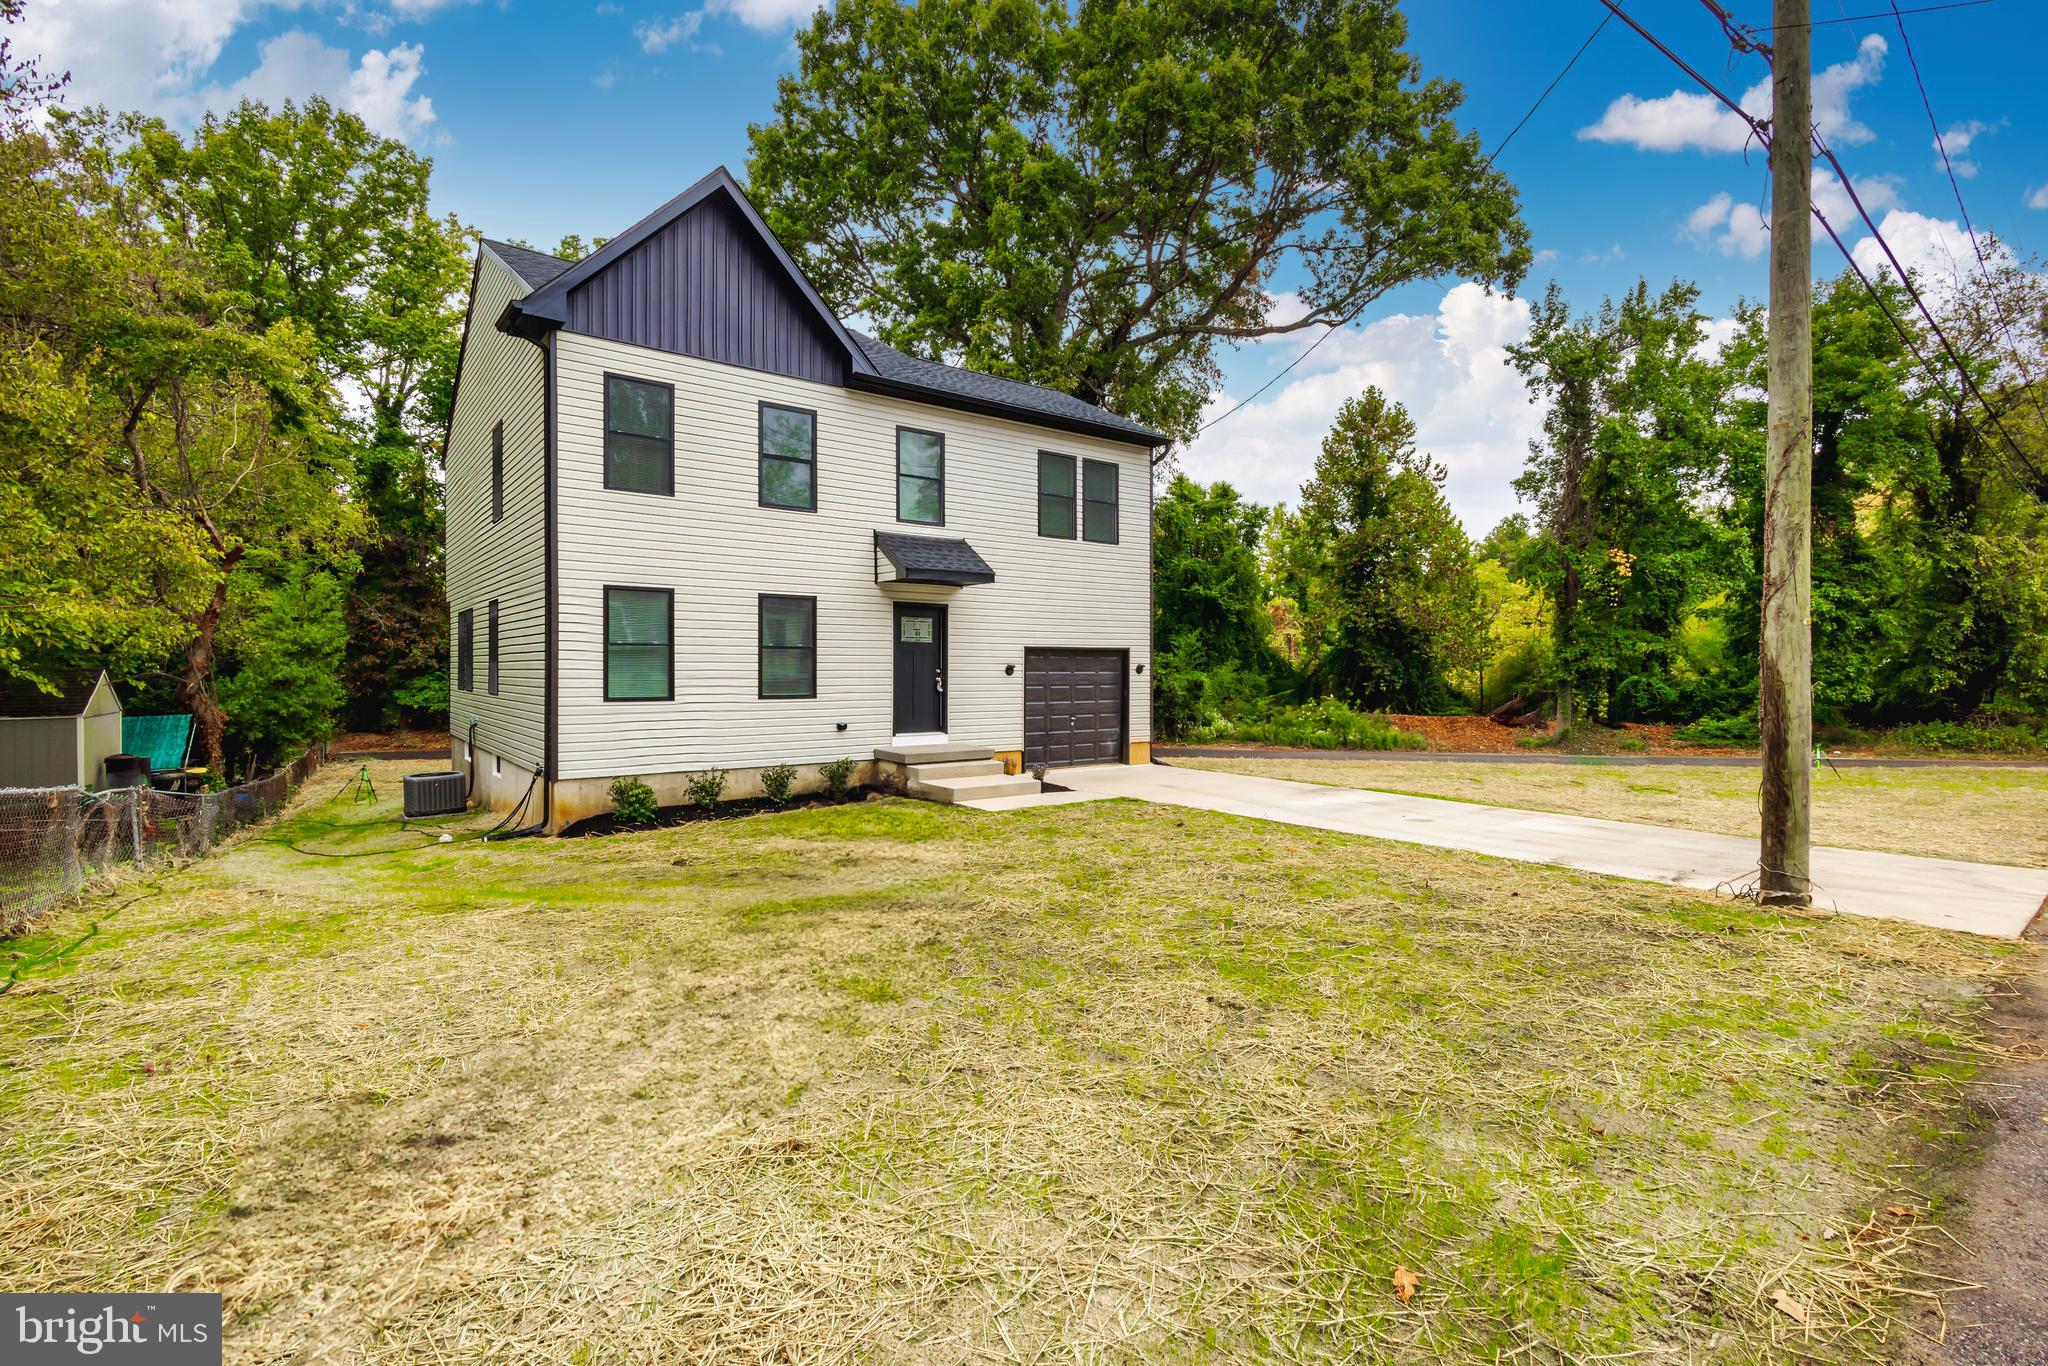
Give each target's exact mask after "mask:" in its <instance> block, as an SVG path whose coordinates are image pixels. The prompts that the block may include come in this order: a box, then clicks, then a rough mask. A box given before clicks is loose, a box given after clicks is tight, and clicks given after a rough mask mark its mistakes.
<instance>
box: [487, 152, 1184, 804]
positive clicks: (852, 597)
mask: <svg viewBox="0 0 2048 1366" xmlns="http://www.w3.org/2000/svg"><path fill="white" fill-rule="evenodd" d="M1165 443H1166V438H1165V437H1163V436H1160V435H1159V434H1158V433H1156V432H1152V431H1148V430H1147V429H1146V428H1144V427H1142V426H1140V425H1138V424H1137V423H1135V422H1132V421H1130V420H1129V419H1127V418H1123V417H1119V416H1118V415H1116V414H1115V413H1111V412H1109V411H1107V410H1105V409H1102V408H1099V407H1095V406H1093V405H1091V404H1088V403H1084V402H1082V401H1080V400H1078V399H1075V398H1073V397H1070V396H1068V395H1065V394H1061V393H1057V392H1054V391H1052V390H1048V389H1041V388H1038V387H1035V386H1033V385H1028V384H1020V383H1017V382H1015V381H1011V380H1005V379H998V378H994V377H992V376H988V375H983V374H979V373H976V372H974V371H969V370H963V369H958V368H955V367H952V366H946V365H940V364H935V363H933V362H930V361H924V360H919V359H916V358H914V357H911V356H907V355H905V354H903V353H902V352H899V351H896V350H894V349H892V348H890V347H887V346H884V345H882V344H881V343H879V342H877V341H874V340H872V339H870V338H868V337H865V336H862V335H861V334H859V333H857V332H854V331H852V330H850V329H848V328H847V327H846V326H845V325H844V324H843V323H842V322H841V321H840V320H839V319H838V318H837V317H835V316H834V315H833V313H832V311H831V310H830V309H829V308H828V307H827V306H826V305H825V303H824V301H823V300H822V299H821V298H820V297H819V296H818V293H817V291H816V290H815V289H813V288H812V287H811V285H810V283H809V282H808V281H807V280H806V279H805V278H804V275H803V272H802V271H801V270H800V269H798V267H797V265H796V263H795V262H794V261H793V260H792V259H791V258H790V256H789V254H788V253H787V252H785V251H784V250H783V249H782V246H781V245H780V244H779V243H778V242H777V241H776V240H775V238H774V236H773V234H771V233H770V232H769V231H768V228H767V225H766V224H765V223H763V222H762V220H761V218H760V215H759V214H758V213H756V212H755V210H754V208H753V206H752V205H750V204H749V203H748V202H747V199H746V196H745V194H744V193H743V192H742V191H741V189H740V187H739V185H738V184H737V183H736V182H735V181H734V180H733V178H732V177H731V176H730V175H728V174H727V173H726V172H725V171H724V170H723V169H720V170H718V171H714V172H713V173H712V174H711V175H709V176H706V177H705V178H704V179H703V180H701V181H699V182H698V183H697V184H695V185H693V186H691V187H690V188H689V189H688V190H686V191H684V192H683V193H682V194H680V195H678V196H677V197H676V198H674V199H672V200H670V201H669V202H668V203H667V204H664V205H663V206H662V207H661V208H659V209H657V210H656V211H655V212H654V213H652V214H650V215H648V216H647V217H646V218H644V219H642V220H641V221H640V222H638V223H636V224H634V225H633V226H632V227H631V228H629V229H627V230H626V231H625V232H624V233H622V234H620V235H619V236H618V237H616V238H613V239H612V240H611V241H610V242H608V243H607V244H606V245H605V246H604V247H603V248H601V249H600V250H598V251H596V252H594V253H592V254H591V255H590V256H588V257H586V258H584V259H583V260H582V261H580V262H570V261H564V260H560V259H557V258H555V257H552V256H545V255H541V254H539V253H537V252H533V251H528V250H524V249H521V248H518V247H513V246H509V245H506V244H503V243H498V242H491V241H486V242H484V243H483V245H482V247H481V248H480V249H479V251H478V253H477V262H476V273H475V279H474V282H473V283H472V285H471V289H470V301H469V316H468V323H467V327H466V330H465V333H464V337H463V349H462V359H461V363H460V367H459V371H458V378H457V388H456V396H455V400H454V405H453V411H452V415H451V419H450V425H449V434H448V445H447V480H448V487H447V587H448V604H449V609H450V614H451V622H450V639H451V653H452V659H451V664H450V669H449V680H450V684H451V687H450V715H449V722H450V729H451V731H452V732H453V734H454V737H455V747H454V753H455V760H456V763H457V766H458V767H460V768H462V769H464V770H465V771H466V772H468V773H470V775H471V779H472V788H473V791H474V794H475V796H476V798H477V799H478V800H479V801H481V802H483V803H485V804H488V805H491V806H494V807H497V808H500V809H506V810H509V809H511V808H512V807H514V806H516V805H519V804H520V803H522V802H524V803H526V807H527V810H528V811H529V812H531V813H532V814H533V816H534V819H535V820H536V821H537V822H538V823H540V824H542V825H544V826H546V827H547V828H549V829H553V830H559V829H561V828H563V827H564V826H565V825H567V824H569V823H571V822H573V821H575V820H578V819H581V818H583V817H585V816H589V815H592V814H595V813H598V812H602V811H605V810H608V809H609V808H610V805H611V802H610V797H609V795H608V787H609V785H610V782H611V780H612V779H613V778H615V777H618V776H620V775H632V776H636V777H639V778H641V779H642V780H643V781H645V782H647V783H649V784H650V785H651V786H653V787H654V789H655V791H656V793H657V795H658V797H659V799H660V800H661V801H662V802H663V803H664V804H669V803H675V802H680V801H681V800H683V788H684V783H685V782H686V780H687V778H688V777H689V776H690V775H692V774H694V773H698V772H701V771H703V770H706V769H712V768H717V769H723V770H725V771H726V773H727V775H728V787H727V789H726V791H727V795H728V796H729V797H735V796H746V795H752V794H753V793H757V792H758V791H759V790H760V788H759V784H758V775H759V773H760V771H761V770H762V769H764V768H766V767H769V766H771V765H776V764H784V763H787V764H792V765H795V766H796V767H797V768H798V771H799V778H798V787H799V790H802V789H804V788H807V787H812V786H815V785H816V783H817V781H818V779H817V766H818V765H819V764H822V763H825V762H828V761H831V760H835V759H840V758H851V759H854V760H856V761H860V762H861V763H863V764H864V765H865V764H867V763H871V762H873V760H874V758H875V756H876V754H877V752H878V751H884V752H893V751H901V750H911V751H919V750H924V751H925V752H930V750H929V747H933V746H950V747H952V748H953V749H955V750H958V749H960V748H961V747H979V748H982V749H985V750H987V751H989V752H990V753H992V754H993V755H994V756H995V757H996V758H997V759H999V760H1000V761H1002V763H1003V764H1004V766H1005V768H1006V770H1007V771H1008V772H1011V773H1016V772H1018V771H1019V770H1020V769H1022V768H1025V767H1028V766H1032V765H1036V764H1039V763H1045V764H1047V765H1050V766H1058V765H1066V764H1083V763H1105V762H1144V761H1145V760H1146V759H1147V757H1148V754H1149V750H1150V745H1149V740H1150V737H1151V730H1150V723H1151V705H1150V704H1151V687H1150V684H1151V675H1150V665H1151V649H1150V622H1151V561H1152V545H1151V532H1152V515H1151V501H1152V497H1151V495H1152V479H1151V467H1152V459H1153V456H1154V453H1155V451H1156V450H1157V448H1159V447H1162V446H1163V445H1164V444H1165Z"/></svg>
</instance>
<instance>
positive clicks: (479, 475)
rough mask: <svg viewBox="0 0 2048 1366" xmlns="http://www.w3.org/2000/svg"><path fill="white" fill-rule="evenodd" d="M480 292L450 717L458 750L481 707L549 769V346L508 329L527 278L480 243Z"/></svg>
mask: <svg viewBox="0 0 2048 1366" xmlns="http://www.w3.org/2000/svg"><path fill="white" fill-rule="evenodd" d="M479 250H480V251H481V252H482V257H481V260H480V263H479V266H478V270H477V280H476V294H475V297H474V298H472V299H471V300H470V307H469V320H468V323H467V327H468V332H467V336H466V339H465V341H464V344H463V352H462V373H461V376H460V378H459V380H458V382H457V389H456V395H455V412H454V415H453V420H452V421H451V422H450V423H449V430H448V453H447V471H448V495H447V514H446V516H447V532H446V535H447V556H448V568H447V584H448V689H449V692H448V728H449V729H450V730H451V731H452V732H454V734H455V737H456V741H457V745H456V753H455V757H456V759H457V760H458V761H463V760H464V755H463V753H462V747H461V746H462V741H463V740H465V739H466V738H467V736H468V734H469V726H470V721H471V719H472V718H474V720H475V721H476V723H477V731H476V742H477V748H479V749H481V750H485V751H487V752H489V753H491V754H494V755H501V756H503V757H504V759H505V760H506V762H507V763H516V764H518V765H520V766H521V767H522V768H527V769H538V768H539V767H540V766H541V764H542V763H543V762H544V761H545V749H546V740H545V727H546V685H547V657H546V640H547V635H546V628H547V512H546V488H545V486H544V479H545V468H546V458H545V451H546V441H547V432H546V427H545V423H546V417H545V399H546V389H545V386H546V383H547V379H546V373H545V367H544V357H543V355H542V353H541V350H540V348H539V347H537V346H535V345H534V344H533V343H532V342H528V341H522V340H520V339H519V338H517V337H508V336H506V335H505V334H504V333H502V332H500V331H499V330H498V329H497V325H496V324H497V321H498V315H499V314H500V313H502V312H503V311H504V308H505V305H506V303H508V302H509V301H510V300H512V299H514V298H517V297H518V296H519V295H521V294H523V293H525V292H526V291H525V287H524V285H523V284H522V283H521V282H520V280H519V279H518V277H517V276H515V275H514V274H513V273H512V272H511V270H510V269H509V268H508V267H507V266H506V265H505V264H504V263H503V262H502V261H500V260H499V259H498V258H497V257H495V256H493V255H492V254H491V252H490V249H489V248H488V247H484V248H479ZM499 422H503V423H504V424H505V515H504V517H503V519H502V520H500V521H497V522H493V521H492V520H491V430H492V428H493V427H494V426H495V425H496V424H497V423H499ZM493 598H496V599H497V600H498V693H497V695H496V696H495V697H494V696H492V695H491V694H490V692H489V683H490V656H489V642H490V601H491V599H493ZM465 608H468V609H470V610H471V611H473V612H474V613H475V621H476V635H475V648H474V654H473V659H474V661H475V678H474V682H475V687H474V688H473V689H472V690H471V691H469V692H463V691H461V690H460V689H458V688H457V687H456V683H457V680H458V678H459V670H458V668H457V664H456V659H455V649H456V630H455V623H456V618H457V614H458V613H460V612H461V611H462V610H463V609H465Z"/></svg>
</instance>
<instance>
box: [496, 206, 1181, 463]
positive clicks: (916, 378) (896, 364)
mask: <svg viewBox="0 0 2048 1366" xmlns="http://www.w3.org/2000/svg"><path fill="white" fill-rule="evenodd" d="M484 245H485V246H487V247H489V248H490V249H491V250H492V251H493V252H494V253H496V254H497V256H498V258H499V259H500V260H502V261H504V263H505V264H506V265H508V266H510V267H512V270H513V273H515V274H516V275H518V276H519V278H520V279H521V280H523V281H525V282H526V287H527V289H528V290H529V291H531V290H536V289H539V288H541V287H542V286H543V285H546V284H548V283H549V282H551V281H553V280H554V279H556V278H557V277H558V276H560V275H562V274H563V273H564V272H566V271H567V270H569V269H570V268H571V267H572V266H574V265H575V264H576V263H575V262H574V261H564V260H563V259H562V258H561V257H559V256H549V255H548V254H547V253H545V252H539V251H532V250H529V249H528V248H526V247H515V246H513V245H512V244H511V243H510V242H498V241H493V240H492V239H490V238H485V239H484ZM846 331H847V335H848V336H850V337H852V338H853V343H854V345H856V346H858V347H859V348H860V349H861V351H862V353H863V354H865V355H866V357H867V360H868V364H870V365H872V366H873V367H874V368H875V373H876V374H877V375H879V376H880V377H881V378H882V379H883V380H885V381H887V382H888V383H890V384H892V385H896V386H899V387H901V388H904V389H914V390H917V391H919V392H921V393H923V394H926V395H929V396H930V397H931V398H933V399H934V400H936V401H938V402H940V403H945V402H946V400H948V399H952V400H955V401H956V403H955V405H954V406H959V404H960V403H968V404H979V405H983V406H994V407H997V408H1005V409H1009V410H1010V411H1012V412H1014V413H1015V414H1016V415H1017V416H1018V418H1019V419H1020V420H1022V421H1027V422H1028V421H1029V420H1030V419H1031V417H1032V416H1034V415H1036V416H1040V417H1047V418H1052V419H1056V420H1058V421H1060V422H1065V423H1076V422H1078V423H1083V424H1086V425H1087V426H1090V427H1095V428H1107V429H1109V430H1111V431H1115V432H1121V433H1124V434H1126V435H1128V436H1131V437H1134V438H1136V439H1137V440H1138V441H1140V442H1143V443H1144V444H1147V445H1164V444H1165V443H1166V440H1167V438H1166V437H1164V436H1161V435H1160V434H1159V433H1157V432H1155V431H1153V430H1151V429H1150V428H1149V427H1146V426H1144V425H1142V424H1140V423H1137V422H1133V421H1131V419H1129V418H1127V417H1123V416H1121V415H1120V414H1117V413H1112V412H1110V411H1109V410H1108V409H1107V408H1099V407H1097V406H1096V405H1094V404H1093V403H1088V402H1084V401H1083V400H1081V399H1078V398H1075V397H1074V396H1073V395H1072V394H1063V393H1061V392H1060V391H1059V390H1057V389H1047V388H1044V387H1042V386H1040V385H1036V384H1026V383H1024V382H1023V381H1021V380H1014V379H1002V378H999V377H997V376H995V375H984V374H982V373H981V372H980V371H979V370H967V369H963V368H962V367H960V366H957V365H943V364H941V363H939V362H938V361H930V360H920V359H918V358H917V357H916V356H912V355H907V354H905V353H904V352H901V351H898V350H897V349H896V348H895V347H893V346H889V345H887V344H885V343H883V342H879V341H877V340H875V339H874V338H873V337H870V336H868V335H866V334H865V333H862V332H856V331H854V330H853V329H852V328H850V327H849V328H847V329H846Z"/></svg>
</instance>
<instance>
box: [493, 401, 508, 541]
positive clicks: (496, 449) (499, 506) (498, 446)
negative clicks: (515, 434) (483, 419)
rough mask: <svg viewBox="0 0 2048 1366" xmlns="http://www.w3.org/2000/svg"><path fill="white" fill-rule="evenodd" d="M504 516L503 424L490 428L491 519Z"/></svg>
mask: <svg viewBox="0 0 2048 1366" xmlns="http://www.w3.org/2000/svg"><path fill="white" fill-rule="evenodd" d="M504 516H505V424H504V423H502V422H500V423H499V424H498V425H497V426H495V427H493V428H491V520H492V521H494V522H496V521H500V520H502V519H503V518H504Z"/></svg>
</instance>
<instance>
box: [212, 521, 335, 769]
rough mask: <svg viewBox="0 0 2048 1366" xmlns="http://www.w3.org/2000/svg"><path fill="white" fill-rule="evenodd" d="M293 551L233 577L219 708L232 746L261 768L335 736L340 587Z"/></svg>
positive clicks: (265, 558)
mask: <svg viewBox="0 0 2048 1366" xmlns="http://www.w3.org/2000/svg"><path fill="white" fill-rule="evenodd" d="M310 558H311V557H310V556H307V555H305V554H304V553H303V552H302V551H300V550H299V549H298V548H296V547H292V548H288V549H286V550H285V551H284V552H283V553H281V554H272V555H265V556H263V557H262V560H263V563H262V564H261V565H260V567H254V566H248V565H245V566H244V567H243V568H242V569H241V570H240V571H239V573H238V576H237V590H238V591H237V594H236V596H235V599H234V601H235V603H236V609H235V613H234V615H233V617H232V618H231V619H230V620H229V621H228V622H227V623H226V625H225V626H224V628H223V630H222V633H221V639H222V648H223V650H224V652H225V653H226V654H227V655H228V657H229V658H230V659H231V660H232V665H231V667H230V668H228V669H227V670H226V671H225V672H224V673H223V675H222V677H221V680H220V701H221V705H222V707H223V708H225V709H226V711H227V713H228V714H229V715H230V716H232V717H233V718H234V733H235V738H236V739H237V740H238V741H240V742H241V744H242V745H243V746H245V747H246V748H247V749H248V750H249V751H250V752H251V753H252V754H253V756H254V758H255V760H256V765H255V766H259V767H260V766H267V765H269V764H271V763H272V762H274V761H276V760H278V759H280V758H282V757H283V756H284V755H285V754H286V753H287V752H288V751H290V750H293V749H297V748H299V747H300V746H303V745H307V744H310V743H312V742H313V741H316V740H325V739H327V738H328V737H330V736H331V735H333V734H334V718H335V716H336V715H337V714H338V713H339V712H340V710H341V706H342V702H343V700H344V698H343V690H342V681H341V665H342V657H343V655H344V653H345V652H346V651H347V649H348V626H347V623H346V622H345V620H344V619H343V614H342V584H341V580H340V579H338V578H337V577H336V576H335V575H333V574H331V573H328V572H326V571H325V570H322V569H317V568H314V567H313V566H312V565H311V564H310V563H309V562H308V561H309V559H310Z"/></svg>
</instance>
